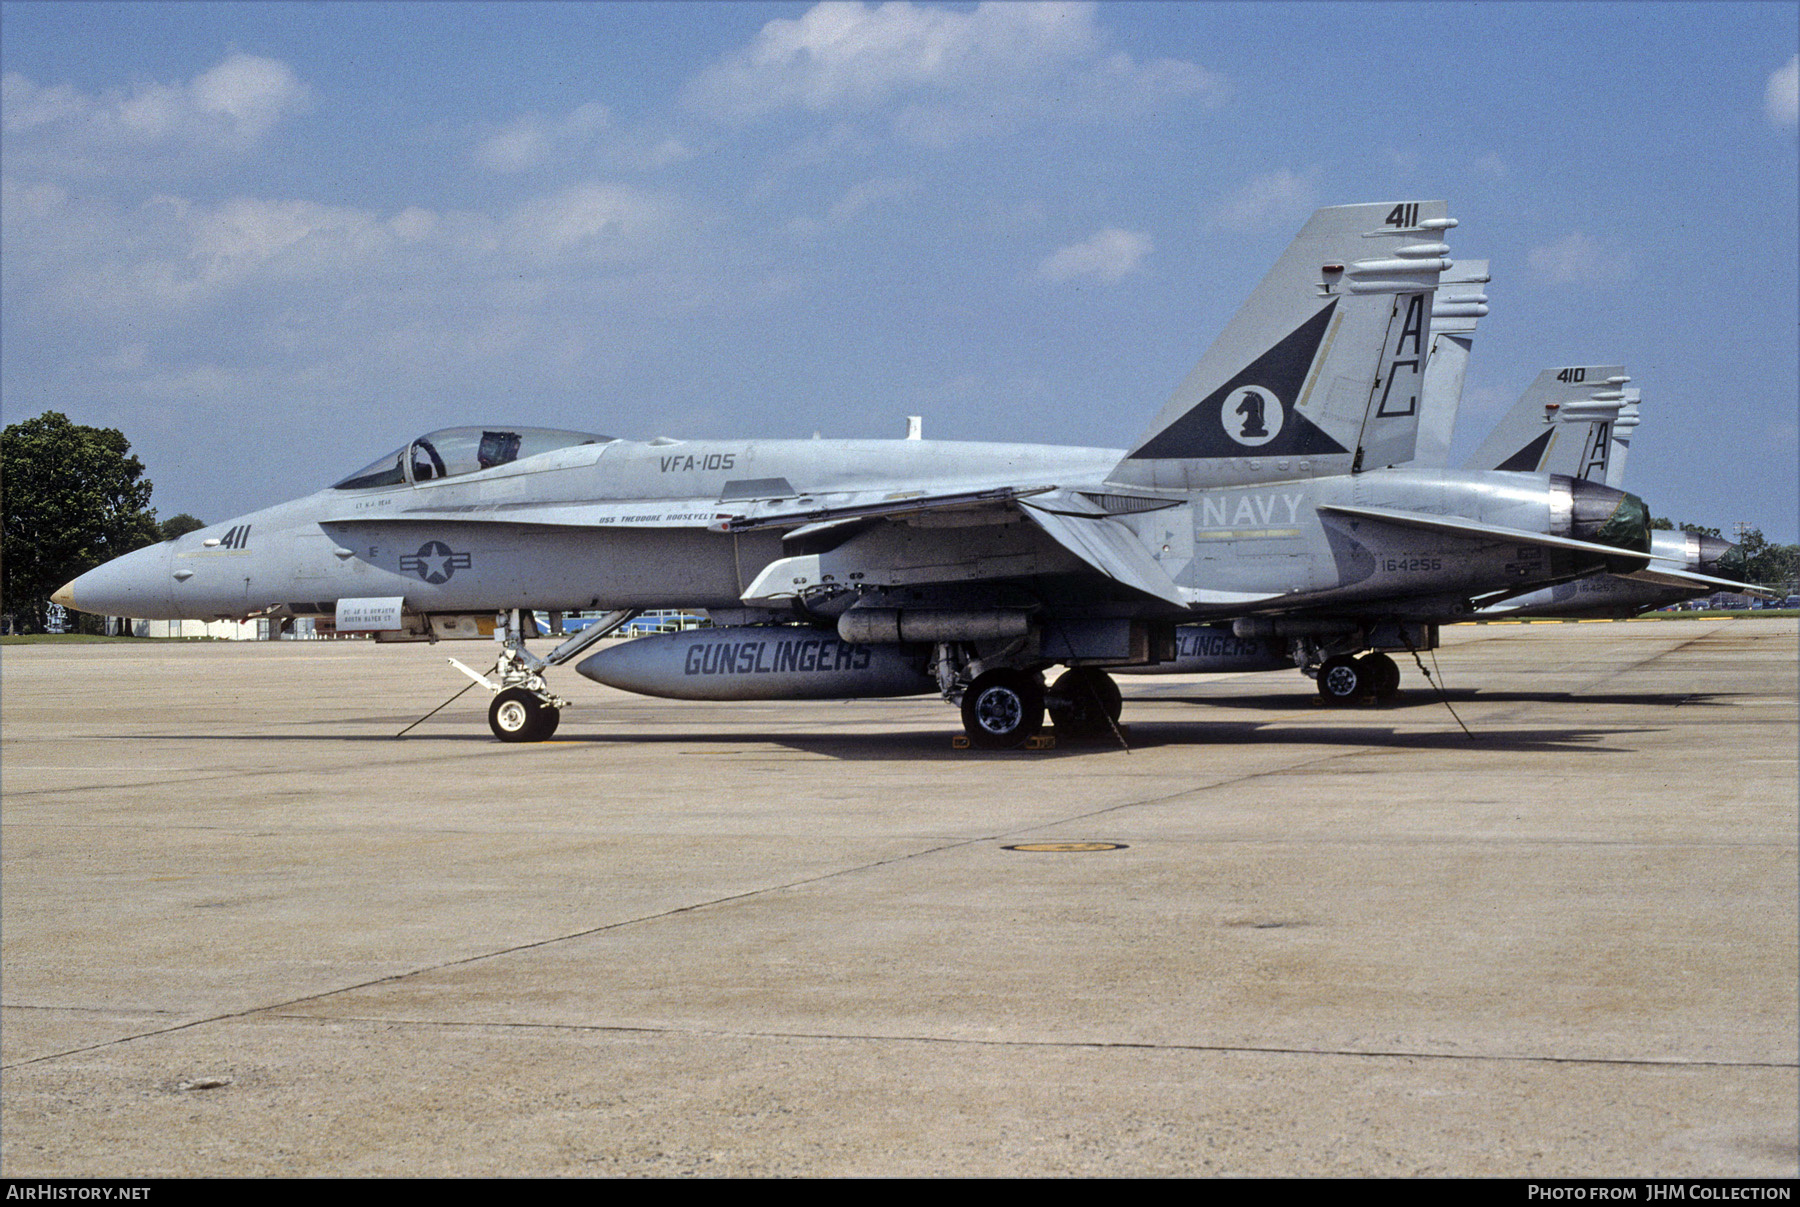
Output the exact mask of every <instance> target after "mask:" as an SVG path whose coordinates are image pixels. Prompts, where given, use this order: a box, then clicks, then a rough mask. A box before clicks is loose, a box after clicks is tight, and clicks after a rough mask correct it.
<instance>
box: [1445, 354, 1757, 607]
mask: <svg viewBox="0 0 1800 1207" xmlns="http://www.w3.org/2000/svg"><path fill="white" fill-rule="evenodd" d="M1630 380H1631V378H1629V377H1628V376H1626V374H1625V370H1624V368H1623V366H1619V365H1565V366H1562V367H1561V368H1556V369H1545V370H1544V371H1543V372H1542V373H1539V374H1538V377H1537V380H1536V381H1534V382H1533V383H1532V384H1531V386H1530V388H1528V389H1527V390H1526V391H1525V393H1524V394H1523V395H1522V396H1521V397H1520V399H1519V401H1518V402H1517V403H1516V404H1514V406H1513V408H1512V410H1510V411H1508V412H1507V414H1506V415H1505V416H1504V417H1502V418H1501V420H1500V422H1499V423H1498V424H1496V425H1495V427H1494V430H1493V432H1492V433H1491V434H1490V435H1489V436H1488V438H1487V440H1486V441H1484V442H1483V443H1482V445H1481V447H1480V448H1478V449H1476V450H1475V453H1474V455H1473V456H1472V457H1471V458H1470V459H1469V465H1470V467H1472V468H1480V467H1484V466H1492V467H1493V468H1495V469H1501V470H1516V471H1523V472H1527V473H1553V474H1554V473H1565V474H1569V475H1571V476H1573V477H1577V478H1585V479H1588V480H1591V481H1604V482H1605V483H1606V484H1607V485H1609V486H1613V487H1617V486H1619V484H1620V483H1621V482H1622V481H1623V479H1624V472H1625V455H1626V453H1627V452H1629V451H1630V447H1631V434H1632V432H1633V431H1635V430H1636V428H1637V426H1638V424H1639V423H1640V422H1641V415H1640V410H1639V408H1640V404H1641V402H1642V394H1641V392H1640V391H1638V390H1632V389H1626V388H1625V383H1626V382H1628V381H1630ZM1650 553H1651V560H1650V563H1649V565H1647V566H1645V567H1644V568H1643V569H1642V570H1638V571H1635V572H1633V573H1631V574H1605V573H1601V574H1590V575H1587V576H1586V577H1584V578H1579V579H1576V580H1574V581H1572V582H1566V583H1559V584H1557V585H1555V586H1552V587H1545V588H1542V589H1539V590H1536V591H1530V592H1527V593H1525V594H1523V595H1516V596H1512V597H1509V598H1507V599H1503V600H1495V601H1484V602H1482V604H1481V612H1482V613H1483V614H1484V615H1488V616H1512V617H1527V616H1543V617H1565V618H1582V617H1593V618H1601V617H1610V618H1623V617H1630V616H1636V615H1638V614H1639V613H1641V612H1647V611H1650V610H1651V609H1654V608H1663V607H1667V606H1669V605H1670V604H1674V603H1679V602H1681V601H1682V600H1684V599H1693V598H1695V597H1697V596H1702V595H1711V594H1712V593H1713V592H1715V591H1731V592H1734V593H1738V594H1746V595H1764V596H1767V595H1770V594H1771V593H1770V592H1767V591H1764V590H1762V589H1761V588H1760V587H1755V586H1752V585H1750V584H1748V583H1744V582H1740V581H1738V578H1739V577H1741V576H1742V575H1743V573H1744V555H1743V551H1742V550H1740V549H1739V548H1738V547H1737V546H1736V545H1734V544H1732V543H1731V542H1729V541H1726V540H1722V539H1721V538H1719V537H1716V536H1702V535H1700V534H1698V533H1692V532H1652V533H1651V534H1650ZM1727 576H1732V577H1727Z"/></svg>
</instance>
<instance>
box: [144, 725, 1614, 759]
mask: <svg viewBox="0 0 1800 1207" xmlns="http://www.w3.org/2000/svg"><path fill="white" fill-rule="evenodd" d="M1347 719H1348V718H1347ZM393 720H394V718H392V717H366V718H355V719H340V720H335V721H329V722H327V721H320V722H317V723H315V725H313V726H308V727H307V731H305V732H302V731H298V730H294V729H289V730H284V731H281V732H275V733H238V734H233V733H219V732H217V731H211V732H208V733H205V734H183V733H162V734H133V735H113V736H117V737H118V738H119V740H121V741H130V742H145V741H198V740H204V741H207V742H210V743H219V742H245V743H263V742H308V743H318V742H332V743H383V744H385V743H388V742H393V741H396V740H402V741H424V742H453V743H456V744H457V745H458V746H465V745H466V746H494V745H495V743H494V739H493V737H492V735H490V734H488V733H487V732H486V731H485V730H480V729H477V728H475V727H473V726H467V727H459V728H458V729H457V730H456V731H454V732H444V731H443V730H425V729H419V730H414V731H413V732H412V733H410V734H407V735H406V736H405V737H404V738H400V739H397V738H396V735H395V734H394V733H393V732H391V731H390V732H362V733H347V732H344V731H343V727H344V726H346V725H371V726H375V725H380V726H387V725H389V724H391V723H392V722H393ZM585 720H586V718H583V717H580V716H570V717H568V718H567V720H565V722H564V724H563V728H562V729H561V730H560V731H559V732H558V733H557V735H556V736H555V737H554V738H551V739H550V740H549V741H547V742H533V743H520V744H518V745H512V746H507V747H504V748H503V750H504V751H505V752H509V753H513V754H517V755H521V756H526V757H530V756H531V755H533V754H534V752H543V753H546V754H566V753H569V752H570V751H571V749H572V748H577V747H583V746H586V747H593V748H596V749H603V748H608V747H622V746H657V745H670V744H675V745H683V746H737V747H763V748H765V749H768V750H774V749H778V748H786V749H790V750H796V751H801V752H803V753H806V754H811V755H816V756H819V757H822V758H830V759H843V760H850V761H918V760H924V761H931V760H949V761H955V760H968V759H984V760H985V759H1044V758H1070V757H1092V756H1094V755H1098V754H1121V753H1124V751H1125V750H1126V749H1127V748H1129V749H1132V750H1149V749H1153V748H1157V747H1168V746H1205V747H1218V746H1252V745H1254V746H1270V745H1311V746H1346V747H1350V746H1363V747H1368V748H1371V749H1382V750H1449V751H1455V750H1488V751H1506V752H1511V753H1519V754H1530V753H1534V752H1541V753H1550V752H1560V753H1564V754H1567V753H1582V754H1630V753H1631V752H1632V748H1631V747H1629V746H1619V745H1615V744H1602V743H1608V742H1609V740H1610V739H1613V738H1616V737H1619V736H1621V735H1626V734H1633V733H1645V732H1649V730H1648V729H1646V728H1644V727H1637V728H1616V729H1604V728H1582V729H1554V728H1544V727H1534V728H1486V729H1484V728H1482V727H1480V726H1479V725H1477V726H1475V727H1473V728H1474V732H1473V733H1471V734H1465V733H1463V732H1462V730H1461V729H1459V728H1457V726H1456V724H1455V723H1454V722H1453V721H1451V719H1450V718H1449V717H1448V716H1446V717H1445V718H1444V727H1443V728H1439V729H1433V730H1432V731H1430V732H1414V731H1402V730H1399V729H1395V728H1392V727H1386V726H1358V725H1349V724H1346V725H1333V726H1329V727H1309V728H1306V729H1296V728H1290V727H1288V726H1286V725H1283V724H1282V723H1280V722H1268V721H1221V720H1218V719H1217V718H1209V717H1205V716H1203V715H1197V716H1196V717H1195V719H1193V720H1191V721H1187V720H1181V721H1138V722H1132V723H1129V724H1127V725H1125V726H1124V730H1125V739H1126V744H1125V745H1123V746H1122V745H1121V744H1120V742H1119V740H1118V738H1116V737H1114V736H1111V735H1106V736H1102V737H1091V738H1090V737H1083V738H1079V739H1073V740H1070V739H1064V740H1062V741H1060V742H1058V743H1056V744H1055V745H1054V746H1053V747H1052V748H1050V749H1048V750H970V749H956V748H954V747H953V746H952V738H953V736H954V735H953V733H952V732H951V731H949V730H909V731H902V732H897V733H893V732H890V733H845V732H843V731H841V730H837V731H831V732H818V733H792V732H790V733H777V732H758V731H756V730H754V729H751V728H749V727H745V728H743V729H740V730H733V731H728V732H720V731H719V730H717V729H707V730H675V729H669V728H666V727H665V728H662V729H661V730H659V731H658V732H656V733H644V732H642V731H628V732H619V731H607V730H600V729H589V728H587V727H586V725H584V723H583V722H584V721H585ZM1044 732H1045V733H1046V734H1049V735H1051V736H1054V734H1055V731H1054V730H1053V729H1048V728H1047V729H1046V730H1045V731H1044ZM496 753H500V751H496Z"/></svg>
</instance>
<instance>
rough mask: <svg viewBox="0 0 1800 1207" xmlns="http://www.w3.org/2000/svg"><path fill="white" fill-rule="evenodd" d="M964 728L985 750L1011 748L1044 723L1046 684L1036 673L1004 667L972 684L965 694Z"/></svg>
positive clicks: (971, 740)
mask: <svg viewBox="0 0 1800 1207" xmlns="http://www.w3.org/2000/svg"><path fill="white" fill-rule="evenodd" d="M962 719H963V729H964V730H965V731H966V732H967V733H968V735H969V741H970V742H971V743H972V744H974V745H976V746H979V747H981V748H982V749H983V750H1011V749H1012V748H1013V747H1015V746H1023V745H1024V744H1025V739H1027V738H1029V737H1030V736H1031V735H1032V734H1034V733H1036V732H1037V731H1038V730H1039V729H1042V728H1043V725H1044V687H1043V684H1042V683H1041V682H1040V681H1039V680H1038V678H1037V676H1035V675H1028V674H1026V673H1025V672H1024V671H1015V670H1006V669H1001V670H997V671H989V672H988V673H987V674H985V675H982V676H981V677H980V678H979V679H976V680H975V682H973V683H971V684H970V685H969V690H968V691H966V692H964V693H963V698H962Z"/></svg>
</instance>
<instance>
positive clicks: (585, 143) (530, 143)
mask: <svg viewBox="0 0 1800 1207" xmlns="http://www.w3.org/2000/svg"><path fill="white" fill-rule="evenodd" d="M611 124H612V114H611V112H610V111H609V110H608V109H607V108H606V106H605V105H601V104H596V103H593V102H589V103H588V104H585V105H579V106H577V107H576V108H574V109H573V110H571V111H570V112H569V113H567V114H565V115H564V116H562V117H557V118H546V117H543V116H541V115H539V114H536V113H527V114H525V115H523V116H521V117H517V118H514V119H513V120H512V121H510V122H508V123H506V124H505V125H503V126H501V127H499V128H498V129H493V130H491V131H489V132H488V133H487V134H486V135H484V136H483V137H482V139H481V141H480V142H479V143H477V144H476V146H475V162H477V163H479V164H480V165H481V166H482V167H484V168H487V169H488V170H489V171H492V172H523V171H525V170H527V169H529V168H535V167H540V166H542V165H543V164H544V163H545V161H546V160H548V159H550V158H551V157H552V156H557V157H560V158H564V159H568V158H573V157H575V156H578V155H580V154H581V153H582V152H584V151H585V150H587V148H588V147H590V146H591V145H592V143H593V141H594V139H595V137H596V136H598V135H599V134H600V133H601V132H602V131H604V130H605V129H607V127H609V126H610V125H611Z"/></svg>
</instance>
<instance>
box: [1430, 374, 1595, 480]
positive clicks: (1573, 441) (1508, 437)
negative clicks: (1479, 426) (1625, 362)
mask: <svg viewBox="0 0 1800 1207" xmlns="http://www.w3.org/2000/svg"><path fill="white" fill-rule="evenodd" d="M1630 380H1631V378H1629V377H1627V376H1625V370H1624V368H1623V367H1621V366H1619V365H1571V366H1567V367H1564V368H1560V369H1545V370H1544V371H1543V372H1542V373H1539V374H1538V376H1537V380H1536V381H1534V382H1532V383H1531V385H1530V387H1529V388H1528V389H1527V390H1526V391H1525V393H1524V394H1522V395H1520V397H1519V401H1518V402H1516V403H1514V404H1513V408H1512V410H1510V411H1508V412H1507V413H1506V414H1505V415H1503V416H1502V417H1501V419H1500V422H1499V423H1497V424H1495V425H1494V430H1493V431H1492V432H1490V433H1489V434H1488V438H1487V439H1486V440H1484V441H1482V443H1481V447H1480V448H1478V449H1476V450H1475V455H1474V456H1472V457H1470V458H1469V463H1468V466H1467V467H1466V468H1468V469H1477V470H1482V469H1499V470H1506V471H1509V472H1512V473H1525V474H1567V475H1569V476H1570V477H1571V478H1586V479H1587V480H1588V481H1591V482H1595V483H1605V482H1606V478H1607V463H1608V461H1609V459H1610V458H1611V455H1612V449H1613V432H1614V429H1615V427H1616V422H1617V420H1618V418H1619V414H1620V411H1621V409H1622V407H1623V406H1624V403H1625V390H1624V385H1625V383H1626V382H1628V381H1630Z"/></svg>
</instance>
